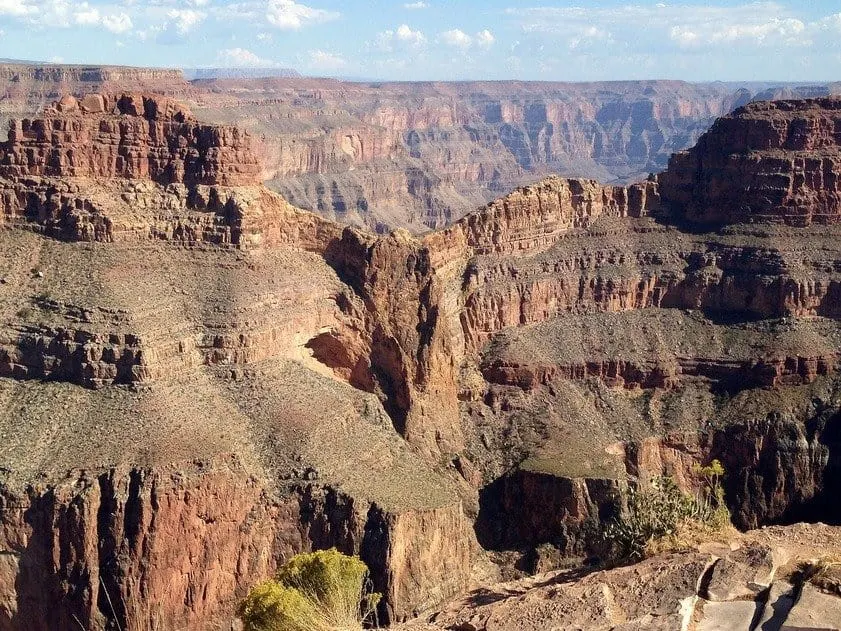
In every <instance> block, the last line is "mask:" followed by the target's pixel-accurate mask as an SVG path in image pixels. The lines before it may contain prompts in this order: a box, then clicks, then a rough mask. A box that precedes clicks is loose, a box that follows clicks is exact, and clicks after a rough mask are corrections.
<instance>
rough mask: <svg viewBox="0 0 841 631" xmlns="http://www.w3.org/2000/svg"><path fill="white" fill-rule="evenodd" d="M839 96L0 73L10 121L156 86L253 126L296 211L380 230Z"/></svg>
mask: <svg viewBox="0 0 841 631" xmlns="http://www.w3.org/2000/svg"><path fill="white" fill-rule="evenodd" d="M836 88H837V86H834V85H823V86H805V87H804V86H799V87H792V86H782V87H780V86H774V85H773V84H745V85H744V86H742V85H738V84H723V83H716V84H689V83H685V82H680V81H625V82H601V83H598V82H597V83H536V82H519V81H508V82H493V83H487V82H485V83H483V82H464V83H350V82H342V81H336V80H329V79H307V78H300V77H299V78H283V77H277V78H267V79H257V78H253V79H252V78H241V79H239V78H228V79H214V80H200V81H194V82H188V81H186V80H185V79H184V77H183V75H182V74H181V73H180V71H170V70H154V69H150V70H146V69H138V68H109V67H91V68H88V67H76V66H20V65H17V66H14V65H6V66H0V123H2V124H4V125H5V121H6V119H7V118H10V117H23V116H29V115H32V114H33V113H34V112H35V111H38V110H40V109H43V108H44V107H45V106H46V105H47V104H48V103H50V102H51V101H53V100H56V99H58V98H59V97H60V96H61V95H62V94H64V93H67V92H70V93H73V94H75V95H76V96H82V95H84V94H86V93H88V92H94V91H105V92H108V91H122V90H135V89H146V90H153V91H155V92H157V93H160V94H166V95H169V96H175V97H177V98H180V99H181V100H183V101H187V102H189V103H190V104H191V106H192V107H193V109H194V111H195V112H196V113H197V115H198V116H199V117H200V118H201V119H203V120H206V121H209V122H214V123H218V124H236V125H238V126H240V127H243V128H245V129H248V130H249V131H251V132H252V134H253V135H254V136H255V139H256V140H257V141H258V142H257V143H256V149H257V151H258V153H259V154H260V157H261V162H262V167H263V172H262V177H263V179H264V180H266V181H267V183H268V184H269V186H270V187H271V188H273V189H274V190H276V191H278V192H280V193H281V194H282V195H283V196H284V197H285V198H286V199H287V200H288V201H289V202H290V203H292V204H294V205H296V206H299V207H302V208H305V209H307V210H312V211H315V212H318V213H320V214H322V215H324V216H326V217H328V218H331V219H336V220H338V221H341V222H342V223H349V224H352V225H357V226H363V227H367V228H369V229H373V230H376V231H379V232H384V231H388V230H390V229H393V228H397V227H404V228H408V229H409V230H411V231H413V232H424V231H426V230H428V229H430V228H440V227H443V226H445V225H447V224H449V223H452V222H453V221H455V220H457V219H459V218H460V217H461V216H463V215H464V214H466V213H468V212H470V211H472V210H474V209H475V208H477V207H480V206H483V205H484V204H486V203H487V202H489V201H491V200H493V199H496V198H497V197H499V196H500V195H502V194H504V193H506V192H508V191H509V190H511V189H512V188H513V187H515V186H519V185H522V184H527V183H531V182H533V181H536V180H538V179H540V178H541V177H542V176H544V175H547V174H550V173H557V174H560V175H564V176H574V177H590V178H597V179H599V180H600V181H602V182H607V183H615V184H623V183H627V182H631V181H635V180H639V179H642V178H644V177H645V176H646V175H647V174H648V173H650V172H659V171H661V170H663V169H664V168H665V167H666V164H667V162H668V160H669V156H670V155H671V154H672V153H674V152H676V151H681V150H684V149H686V148H688V147H690V146H692V145H693V144H694V143H695V141H696V140H697V139H698V138H699V137H700V135H701V134H702V133H703V132H704V131H706V130H707V128H708V127H709V126H710V125H711V124H712V122H713V121H714V120H715V119H716V118H717V117H720V116H723V115H724V114H727V113H728V112H730V111H732V110H733V109H735V108H736V107H738V106H740V105H744V104H745V103H747V102H748V101H750V100H752V99H771V98H778V97H787V98H791V97H798V96H820V95H825V94H829V93H832V92H835V91H836Z"/></svg>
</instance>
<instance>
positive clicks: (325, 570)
mask: <svg viewBox="0 0 841 631" xmlns="http://www.w3.org/2000/svg"><path fill="white" fill-rule="evenodd" d="M379 600H380V594H375V593H372V592H371V590H370V581H369V580H368V568H367V566H366V565H365V563H363V562H362V561H361V560H360V559H359V558H357V557H351V556H347V555H344V554H342V553H341V552H338V551H337V550H335V549H330V550H319V551H317V552H310V553H306V554H299V555H296V556H295V557H293V558H292V559H291V560H290V561H289V562H287V563H286V564H285V565H284V566H283V567H281V568H280V570H279V571H278V573H277V576H276V578H275V580H269V581H264V582H263V583H260V584H259V585H257V586H256V587H254V588H253V589H252V590H251V592H249V594H248V596H247V597H246V598H245V600H243V601H242V603H240V606H239V610H238V614H239V617H240V618H241V619H242V621H243V623H244V625H245V631H350V630H351V629H361V628H362V625H363V623H364V622H365V621H366V620H367V618H368V617H369V616H371V615H372V614H373V612H374V609H375V608H376V606H377V603H378V602H379Z"/></svg>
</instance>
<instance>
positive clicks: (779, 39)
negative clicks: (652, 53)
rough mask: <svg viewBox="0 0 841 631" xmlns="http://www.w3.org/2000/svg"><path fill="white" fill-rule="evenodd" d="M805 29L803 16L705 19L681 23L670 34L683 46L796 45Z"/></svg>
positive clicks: (800, 41) (801, 38)
mask: <svg viewBox="0 0 841 631" xmlns="http://www.w3.org/2000/svg"><path fill="white" fill-rule="evenodd" d="M805 31H806V24H805V23H803V22H802V21H801V20H798V19H795V18H783V19H781V18H776V17H774V18H767V19H765V20H761V21H756V22H746V23H742V24H714V23H712V22H702V23H696V24H690V25H686V26H682V25H678V26H673V27H672V28H671V29H670V30H669V37H670V38H671V39H672V41H674V42H677V44H678V45H679V46H681V47H684V48H697V47H702V46H716V45H720V44H754V45H763V44H765V43H769V42H775V43H783V44H787V45H797V44H798V43H804V37H803V35H804V33H805Z"/></svg>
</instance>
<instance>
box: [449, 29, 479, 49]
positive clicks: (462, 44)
mask: <svg viewBox="0 0 841 631" xmlns="http://www.w3.org/2000/svg"><path fill="white" fill-rule="evenodd" d="M441 41H443V42H444V43H445V44H447V46H452V47H453V48H461V49H462V50H467V49H468V48H470V47H471V46H472V45H473V38H472V37H470V35H468V34H467V33H465V32H464V31H462V30H459V29H457V28H456V29H453V30H451V31H444V32H443V33H441Z"/></svg>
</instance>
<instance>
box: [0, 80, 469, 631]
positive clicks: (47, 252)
mask: <svg viewBox="0 0 841 631" xmlns="http://www.w3.org/2000/svg"><path fill="white" fill-rule="evenodd" d="M256 173H257V169H256V159H255V158H254V154H253V153H252V152H251V150H250V148H249V144H248V136H247V134H244V133H240V132H238V131H236V130H234V129H232V128H230V129H226V128H214V127H211V126H205V125H201V124H199V123H197V122H196V121H195V120H194V119H193V118H192V117H191V116H190V115H189V113H188V112H187V110H185V109H184V108H183V107H181V106H179V105H177V104H175V103H174V102H172V101H170V100H168V99H165V98H160V97H155V96H151V95H134V94H124V95H119V96H113V97H112V96H102V95H91V96H88V97H86V98H84V99H81V100H79V101H76V100H74V99H70V98H65V99H62V100H61V101H59V102H58V103H56V104H55V105H54V107H53V108H52V109H50V110H48V111H47V112H46V114H45V116H44V118H42V119H37V120H35V121H29V122H27V123H23V122H22V123H15V124H13V125H12V127H11V133H10V139H9V141H8V142H6V143H5V144H3V145H2V147H1V148H0V188H2V189H3V195H2V199H3V205H2V209H3V217H4V228H5V229H4V230H3V231H2V232H1V233H0V241H2V249H3V251H4V253H5V255H6V256H5V257H4V262H3V264H2V266H0V267H2V269H0V277H2V288H3V289H2V300H0V312H2V314H3V325H2V332H0V366H2V367H0V374H1V375H2V376H1V377H0V391H1V392H0V398H2V399H3V400H4V401H5V403H4V405H3V410H5V412H4V413H3V415H2V418H1V419H0V435H2V447H1V448H0V454H2V455H1V456H0V460H2V467H3V479H2V490H0V497H2V499H0V505H1V506H2V517H1V518H0V519H2V528H0V531H1V532H2V535H0V549H2V551H3V554H2V555H0V557H2V559H3V560H2V566H1V567H2V571H0V576H2V578H0V589H2V594H1V595H0V629H23V628H26V629H55V628H70V627H72V626H74V625H78V624H81V625H82V626H83V627H84V628H87V629H104V628H110V627H112V626H117V625H118V626H119V627H120V628H122V629H138V630H139V629H148V628H157V627H164V628H169V627H172V628H175V627H178V628H188V629H204V628H207V627H208V625H212V624H226V625H227V624H230V620H231V617H232V611H233V605H234V604H235V602H236V600H237V599H238V598H239V597H241V596H242V595H243V594H244V592H245V590H246V589H248V587H249V586H250V585H252V584H253V583H254V582H256V581H257V580H260V579H261V578H263V577H265V576H267V575H270V574H271V572H272V571H273V570H274V569H275V568H276V567H277V566H278V564H280V563H282V562H283V560H284V559H286V558H288V557H289V556H290V555H292V554H294V553H296V552H298V551H301V550H306V549H310V548H312V547H330V546H336V547H338V548H340V549H342V550H344V551H346V552H348V553H356V554H360V555H361V556H362V558H363V559H364V560H365V561H366V563H367V564H368V565H369V567H370V569H371V572H372V579H373V582H374V587H375V589H377V590H378V591H380V592H381V593H382V594H383V602H382V606H381V611H380V612H379V613H380V620H381V621H383V622H387V621H389V620H400V619H405V618H406V617H409V616H411V615H413V614H414V613H416V612H417V611H419V610H421V609H425V608H428V607H430V606H433V605H435V604H437V603H439V602H441V600H443V599H444V598H446V597H448V596H450V595H453V594H455V593H458V592H459V591H460V590H461V589H463V587H464V586H465V585H466V581H467V578H468V572H469V565H470V562H469V557H470V553H471V552H470V551H471V545H473V544H472V543H471V542H472V539H473V538H472V534H471V532H470V528H469V522H468V521H467V518H466V516H465V514H464V512H463V510H462V503H461V498H460V497H459V495H458V493H457V485H455V484H454V483H453V482H452V480H451V479H450V476H449V475H448V474H447V473H446V472H442V471H437V470H436V467H433V466H431V465H430V464H429V463H428V462H426V461H424V460H423V459H422V458H420V457H419V456H418V454H417V452H416V451H415V450H414V449H413V448H411V447H410V446H409V445H408V443H406V441H405V440H404V439H403V438H401V437H400V435H399V434H398V433H397V432H395V427H397V428H398V429H400V430H401V431H402V432H403V433H404V434H406V435H407V436H409V435H414V434H413V432H414V433H417V434H418V436H419V438H418V439H417V440H416V441H415V442H417V444H419V445H420V444H422V442H423V440H426V439H424V438H421V437H422V436H424V435H425V434H426V433H429V434H431V436H432V437H433V438H432V439H431V442H432V444H434V436H435V432H434V430H429V429H427V428H425V427H423V426H417V428H416V425H415V424H414V421H412V422H410V421H408V420H407V419H409V418H414V417H413V414H416V413H415V412H414V408H415V406H417V400H418V399H419V398H421V397H422V394H418V393H417V391H418V389H419V390H425V389H426V388H427V384H428V383H429V382H430V381H431V379H430V377H429V376H428V375H425V374H424V372H423V371H425V370H426V371H431V372H434V371H435V370H437V369H436V368H435V366H436V365H438V364H439V363H441V362H444V361H445V360H446V361H449V360H448V359H447V357H446V352H445V347H444V349H443V350H442V344H443V343H444V342H442V341H441V340H440V339H438V338H436V337H435V336H434V335H432V337H431V338H430V337H428V336H427V333H426V332H425V331H424V329H423V327H422V326H421V327H420V330H419V332H418V333H417V334H415V335H414V336H409V337H405V338H400V337H395V336H400V335H402V333H401V331H403V328H402V323H403V322H404V320H405V321H406V322H413V323H414V320H412V319H411V315H410V314H403V313H402V312H401V310H400V309H399V305H400V304H401V303H400V301H401V300H403V299H404V298H406V296H403V295H402V290H401V295H397V294H394V293H393V289H394V288H395V286H393V284H396V286H397V287H402V288H403V289H405V288H408V287H410V286H414V287H415V288H416V289H415V293H414V294H413V295H409V298H410V299H412V300H429V301H434V300H435V295H436V294H435V291H434V288H433V287H431V285H432V279H431V278H430V274H429V270H428V269H425V268H423V261H422V260H421V261H419V263H418V270H417V271H415V270H413V269H411V268H408V269H407V268H406V267H405V262H406V260H407V258H411V256H413V253H415V252H417V246H416V245H415V244H413V243H412V242H411V240H408V241H405V242H401V241H400V240H399V239H398V240H391V241H388V240H386V241H383V242H382V243H379V244H378V245H377V249H378V251H379V253H378V254H376V255H375V256H374V257H373V259H371V260H369V259H368V258H367V257H369V253H368V247H369V246H373V245H375V241H374V240H372V238H371V237H369V236H368V235H364V234H361V233H355V232H353V231H351V230H349V229H347V230H344V233H345V234H343V229H342V228H341V227H340V226H337V225H335V224H330V223H328V222H326V221H324V220H323V219H320V218H318V217H317V216H314V215H310V214H308V213H305V212H302V211H299V210H297V209H295V208H293V207H291V206H290V205H288V204H287V203H286V202H284V201H283V200H282V199H281V198H279V197H278V196H276V195H275V194H273V193H271V192H270V191H268V190H267V189H264V188H262V187H261V186H259V185H258V184H256ZM389 260H391V261H392V263H390V264H391V265H392V266H393V272H392V274H391V276H390V279H389V282H385V277H384V276H382V275H381V274H382V271H381V272H380V274H379V275H378V274H376V273H374V271H373V269H369V271H367V272H365V271H364V270H363V268H364V266H365V265H366V264H367V266H368V267H369V268H375V267H376V268H383V267H384V266H385V265H386V263H387V262H388V261H389ZM366 261H367V263H366ZM401 283H402V285H401ZM431 309H432V310H433V313H431V314H430V318H431V319H432V321H433V324H431V325H430V326H429V328H430V329H434V317H435V316H434V306H431ZM389 314H390V315H389ZM389 318H390V319H391V323H389ZM333 330H353V331H356V332H357V334H358V337H357V340H356V341H357V343H358V345H359V352H358V356H357V360H358V361H357V363H358V366H357V367H356V368H357V374H358V378H359V383H364V384H369V386H370V387H368V388H366V389H367V390H368V392H371V393H373V394H368V393H367V392H362V391H360V389H356V388H353V387H351V386H349V385H347V384H344V383H342V382H341V381H339V380H336V379H335V378H333V377H332V373H331V371H330V370H329V369H327V368H326V367H325V366H324V365H323V364H321V363H319V362H318V361H316V360H315V359H313V357H312V353H313V352H314V351H313V350H311V348H313V347H317V346H318V345H317V344H314V345H309V346H310V347H309V348H308V343H309V342H310V341H311V340H318V339H319V338H320V336H322V335H324V334H325V333H328V332H329V331H333ZM389 344H390V346H388V345H389ZM411 345H414V346H415V347H416V349H417V350H415V351H413V350H411V348H410V346H411ZM385 348H392V349H393V352H387V351H386V350H382V354H381V355H377V352H375V351H374V350H372V349H385ZM423 349H432V350H423ZM425 353H426V354H430V355H431V356H432V357H433V358H431V359H428V361H426V362H425V363H424V366H425V367H424V368H420V369H419V368H418V367H417V365H416V361H417V358H418V357H420V356H423V355H424V354H425ZM439 356H440V359H438V357H439ZM436 362H437V363H436ZM451 370H452V368H451ZM404 394H405V395H406V397H408V398H406V397H404ZM432 395H434V392H433V393H431V394H430V395H429V396H432ZM13 402H14V403H13ZM386 410H387V411H388V413H387V411H386ZM445 410H446V409H444V410H442V411H445ZM389 413H390V414H391V416H389ZM401 414H402V416H401ZM415 428H416V429H415ZM384 454H388V456H387V457H384ZM434 542H438V543H437V544H434V545H433V543H434ZM217 544H218V545H217ZM436 546H437V547H436ZM45 603H49V606H45Z"/></svg>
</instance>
